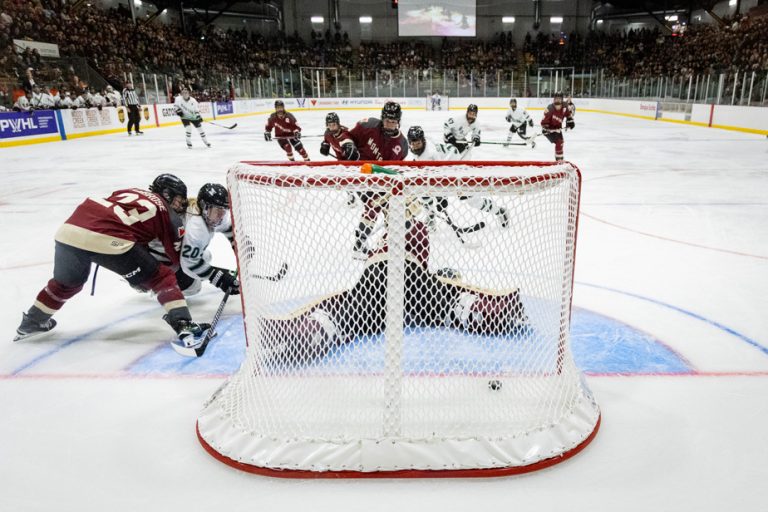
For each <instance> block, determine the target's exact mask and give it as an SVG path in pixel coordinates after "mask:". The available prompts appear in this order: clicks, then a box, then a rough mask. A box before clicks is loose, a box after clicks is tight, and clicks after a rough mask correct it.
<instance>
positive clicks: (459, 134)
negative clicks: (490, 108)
mask: <svg viewBox="0 0 768 512" xmlns="http://www.w3.org/2000/svg"><path fill="white" fill-rule="evenodd" d="M451 134H453V136H454V137H456V141H457V142H471V141H472V139H473V138H475V137H476V136H477V137H479V136H480V127H479V126H478V125H477V120H475V122H473V123H472V124H469V122H468V121H467V116H466V114H462V115H460V116H456V117H452V118H450V119H448V120H447V121H446V122H445V124H443V135H444V136H446V137H448V136H449V135H451Z"/></svg>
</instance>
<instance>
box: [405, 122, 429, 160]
mask: <svg viewBox="0 0 768 512" xmlns="http://www.w3.org/2000/svg"><path fill="white" fill-rule="evenodd" d="M414 142H421V147H418V148H414V147H413V143H414ZM408 147H409V148H410V149H411V151H412V152H413V153H415V154H416V155H421V154H422V153H423V152H424V150H425V149H427V139H426V137H424V129H423V128H422V127H421V126H411V127H410V128H408Z"/></svg>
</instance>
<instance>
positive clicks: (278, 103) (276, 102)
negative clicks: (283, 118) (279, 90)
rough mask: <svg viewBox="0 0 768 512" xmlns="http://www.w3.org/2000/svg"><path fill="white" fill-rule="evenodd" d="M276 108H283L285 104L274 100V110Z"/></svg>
mask: <svg viewBox="0 0 768 512" xmlns="http://www.w3.org/2000/svg"><path fill="white" fill-rule="evenodd" d="M277 107H283V108H285V102H284V101H283V100H275V108H277Z"/></svg>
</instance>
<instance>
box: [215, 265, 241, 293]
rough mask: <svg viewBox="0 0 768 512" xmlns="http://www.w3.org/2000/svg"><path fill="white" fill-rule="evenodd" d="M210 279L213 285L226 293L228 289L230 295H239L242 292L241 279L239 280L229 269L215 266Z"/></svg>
mask: <svg viewBox="0 0 768 512" xmlns="http://www.w3.org/2000/svg"><path fill="white" fill-rule="evenodd" d="M208 280H209V281H210V282H211V284H212V285H213V286H215V287H217V288H219V289H220V290H221V291H223V292H225V293H226V292H227V291H228V292H229V294H230V295H238V294H239V293H240V281H238V280H237V277H236V276H235V273H234V272H231V271H229V270H227V269H224V268H218V267H213V269H212V272H211V276H210V277H209V278H208Z"/></svg>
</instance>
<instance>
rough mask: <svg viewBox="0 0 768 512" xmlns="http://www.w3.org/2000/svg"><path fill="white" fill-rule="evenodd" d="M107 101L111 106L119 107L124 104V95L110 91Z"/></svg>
mask: <svg viewBox="0 0 768 512" xmlns="http://www.w3.org/2000/svg"><path fill="white" fill-rule="evenodd" d="M107 103H109V105H110V106H115V107H119V106H120V105H122V104H123V96H122V95H121V94H120V93H119V92H117V91H112V92H108V93H107Z"/></svg>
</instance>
